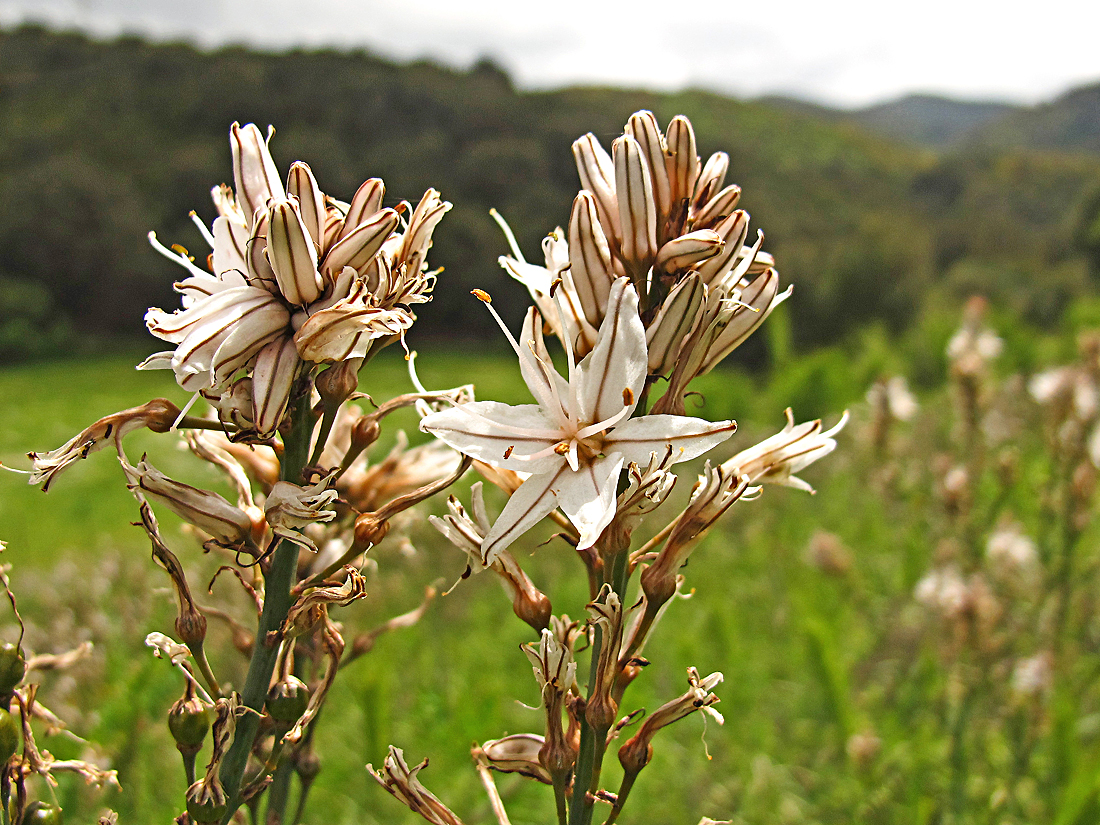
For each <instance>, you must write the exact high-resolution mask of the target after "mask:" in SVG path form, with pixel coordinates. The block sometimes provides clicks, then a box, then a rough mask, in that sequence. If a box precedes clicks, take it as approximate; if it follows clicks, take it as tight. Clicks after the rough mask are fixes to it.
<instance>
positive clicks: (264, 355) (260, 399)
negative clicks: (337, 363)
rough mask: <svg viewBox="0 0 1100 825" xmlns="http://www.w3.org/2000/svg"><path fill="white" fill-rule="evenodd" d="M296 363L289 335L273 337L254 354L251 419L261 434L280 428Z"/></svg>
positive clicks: (294, 349)
mask: <svg viewBox="0 0 1100 825" xmlns="http://www.w3.org/2000/svg"><path fill="white" fill-rule="evenodd" d="M299 364H301V359H299V358H298V348H297V347H296V346H295V344H294V339H293V338H291V337H290V336H285V337H282V338H279V339H277V340H275V341H272V342H271V343H270V344H268V345H267V346H265V347H264V348H263V349H261V350H260V351H259V353H258V354H257V355H256V363H255V365H254V366H253V368H252V403H253V405H254V415H253V421H255V422H256V429H257V430H258V431H259V433H260V435H261V436H268V435H273V434H274V433H275V431H276V430H278V429H279V424H280V422H281V421H282V420H283V415H284V414H285V413H286V408H287V404H288V402H289V401H290V391H291V389H292V388H293V387H294V379H295V378H296V377H297V375H298V366H299Z"/></svg>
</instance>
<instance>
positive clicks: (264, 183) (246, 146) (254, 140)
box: [229, 123, 286, 227]
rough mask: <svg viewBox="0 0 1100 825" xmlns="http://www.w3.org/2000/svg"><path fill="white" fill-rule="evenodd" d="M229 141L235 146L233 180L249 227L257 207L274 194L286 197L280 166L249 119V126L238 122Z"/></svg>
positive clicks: (262, 206)
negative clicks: (243, 125) (276, 164)
mask: <svg viewBox="0 0 1100 825" xmlns="http://www.w3.org/2000/svg"><path fill="white" fill-rule="evenodd" d="M229 145H230V147H231V148H232V150H233V181H234V186H236V188H237V201H238V203H240V205H241V211H242V212H244V217H245V220H246V221H247V222H248V225H249V227H251V226H252V221H253V215H254V214H255V212H256V210H257V209H263V208H264V207H266V206H267V202H268V200H269V199H271V198H283V197H286V193H285V192H284V190H283V182H282V181H281V180H280V179H279V170H278V169H276V168H275V161H274V160H272V159H271V153H270V152H269V151H268V149H267V141H266V140H264V136H263V135H262V134H261V133H260V130H259V129H258V128H256V124H254V123H249V124H248V125H247V126H245V127H243V128H242V127H241V126H240V124H238V123H234V124H233V126H232V127H231V129H230V133H229Z"/></svg>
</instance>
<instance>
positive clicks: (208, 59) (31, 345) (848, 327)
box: [0, 27, 1100, 361]
mask: <svg viewBox="0 0 1100 825" xmlns="http://www.w3.org/2000/svg"><path fill="white" fill-rule="evenodd" d="M639 108H650V109H653V110H654V111H655V112H656V114H657V115H658V118H659V119H660V120H661V121H662V122H667V121H668V119H669V118H670V117H671V116H672V115H674V114H677V113H681V112H682V113H685V114H687V115H688V116H690V118H691V120H692V122H693V123H694V124H695V127H696V129H697V131H698V137H699V145H700V151H701V153H703V154H709V153H710V152H712V151H715V150H718V149H725V150H727V151H729V153H730V157H731V170H730V180H732V181H733V182H737V183H739V184H740V185H741V186H742V187H743V189H744V195H743V198H742V206H743V207H744V208H746V209H748V210H749V211H750V213H751V214H752V217H753V226H754V227H759V228H762V229H764V231H765V232H766V234H767V241H766V248H768V249H769V250H770V251H772V252H774V253H775V254H776V256H777V258H778V259H779V262H780V271H781V273H782V274H783V276H784V278H785V279H786V280H789V281H791V282H793V283H795V284H797V286H796V289H797V290H798V292H799V300H798V301H796V302H792V304H791V312H792V325H791V326H792V330H793V337H794V342H795V344H796V345H798V346H802V347H812V346H815V345H819V344H823V343H828V342H832V341H836V340H839V339H841V338H843V337H844V336H845V335H847V334H849V333H850V332H852V331H853V330H855V329H857V328H860V327H863V326H865V325H867V324H872V323H879V324H883V325H885V327H886V328H887V329H888V330H892V331H895V332H897V331H902V330H904V329H905V328H907V327H908V326H909V325H911V324H913V323H914V322H915V321H916V320H918V319H920V318H921V315H922V313H925V312H935V311H936V307H939V306H943V305H948V306H951V305H954V304H956V303H957V300H956V299H958V298H959V297H961V296H963V295H966V294H969V293H971V292H975V291H977V292H983V293H985V294H987V295H988V296H989V297H990V298H991V299H993V300H995V301H1000V302H1002V303H1004V304H1006V305H1009V306H1011V308H1012V309H1013V310H1014V311H1018V312H1019V313H1020V314H1021V315H1022V316H1023V317H1024V318H1025V319H1028V320H1030V321H1032V322H1035V323H1039V324H1052V323H1054V322H1055V321H1057V319H1058V317H1059V314H1060V313H1061V311H1062V310H1063V309H1064V307H1065V306H1066V305H1067V302H1068V301H1069V299H1070V298H1071V297H1072V296H1074V295H1077V294H1080V293H1082V292H1083V291H1085V290H1087V289H1088V288H1089V282H1088V278H1089V276H1088V269H1087V264H1086V260H1087V259H1086V256H1085V255H1084V254H1083V249H1084V248H1085V247H1087V243H1086V242H1085V241H1084V240H1082V239H1083V238H1086V236H1087V232H1083V227H1084V228H1087V227H1088V226H1091V225H1092V223H1093V222H1094V221H1095V215H1093V214H1091V213H1090V212H1089V210H1088V208H1087V206H1088V204H1092V205H1093V209H1092V211H1093V212H1095V211H1096V206H1097V204H1100V200H1098V199H1097V198H1096V197H1095V193H1096V192H1097V190H1098V186H1100V155H1097V154H1095V153H1093V154H1090V153H1088V152H1086V151H1079V150H1078V149H1074V151H1068V150H1066V148H1065V147H1064V146H1062V144H1059V143H1054V144H1049V143H1048V145H1047V148H1043V149H1032V148H1028V145H1024V144H1021V145H1016V146H1014V145H1012V143H1011V141H1008V142H1004V141H1002V142H1001V143H999V144H996V145H994V144H989V145H981V144H978V145H968V146H967V148H965V149H962V150H958V151H956V152H953V153H946V152H937V151H935V150H932V149H928V148H918V147H915V146H914V145H913V144H912V143H911V142H902V141H899V142H896V143H895V142H891V141H890V140H888V139H887V138H884V137H881V136H876V135H874V134H872V133H871V132H870V131H866V130H864V129H863V128H862V127H860V126H859V125H856V124H853V123H850V122H844V120H843V119H841V120H838V119H837V118H836V117H829V116H825V115H823V114H821V113H817V112H815V111H814V110H813V109H812V108H803V109H800V110H794V109H792V108H791V107H789V106H782V105H779V104H776V103H771V104H769V103H765V102H756V103H750V102H743V101H738V100H733V99H729V98H726V97H722V96H719V95H716V94H710V93H702V92H689V93H682V94H675V95H665V94H652V93H647V92H639V91H624V90H615V89H567V90H562V91H556V92H550V93H530V92H520V91H517V90H516V89H514V88H513V87H512V85H511V83H510V81H509V78H508V77H507V76H506V75H505V74H504V73H503V72H502V71H500V70H499V69H498V68H497V67H495V66H493V65H492V64H490V63H481V64H478V65H476V66H475V67H474V68H472V69H471V70H470V71H467V72H459V71H454V70H450V69H446V68H441V67H439V66H435V65H431V64H427V63H414V64H408V65H397V64H394V63H390V62H387V61H384V60H381V59H379V58H376V57H373V56H371V55H369V54H367V53H365V52H336V51H319V52H293V53H286V54H264V53H256V52H251V51H247V50H244V49H242V48H227V49H222V50H219V51H215V52H200V51H197V50H195V49H194V48H192V47H190V46H185V45H150V44H148V43H145V42H142V41H140V40H138V39H134V38H123V39H119V40H115V41H111V42H97V41H93V40H89V39H86V38H84V37H82V36H77V35H73V34H58V33H52V32H48V31H45V30H43V29H40V28H31V27H25V28H20V29H15V30H10V31H6V32H0V135H3V139H2V140H0V358H4V359H7V360H10V359H13V358H19V357H26V356H33V355H37V354H49V353H51V352H55V351H58V350H60V349H62V348H65V349H68V348H71V347H73V346H74V344H75V342H77V341H88V340H99V341H102V340H104V339H108V340H109V339H112V338H117V337H118V336H132V335H133V334H134V331H135V330H140V328H141V318H142V315H143V313H144V311H145V308H146V307H148V306H150V305H161V306H165V307H172V306H176V305H177V303H176V301H175V299H174V298H173V297H172V296H171V294H170V289H171V282H172V280H173V279H174V278H175V277H177V275H178V271H177V270H176V268H175V267H173V266H172V265H171V264H170V263H169V262H167V261H165V260H164V259H163V258H160V257H159V256H157V255H156V254H155V253H154V252H153V251H152V250H151V249H150V247H149V245H148V244H147V242H146V240H145V234H146V232H147V231H148V230H150V229H152V230H155V231H156V232H157V234H158V236H159V237H160V238H161V239H163V240H164V241H165V242H166V243H173V242H176V243H181V244H183V245H185V246H186V247H188V248H189V249H191V250H192V252H193V253H195V254H200V255H205V249H204V245H203V241H202V239H201V238H200V237H199V236H198V233H197V232H196V230H195V228H194V227H193V226H192V225H191V223H190V221H189V219H188V217H187V216H188V212H189V211H190V210H191V209H195V210H197V211H198V213H199V215H200V216H202V217H203V218H204V219H205V220H209V219H210V218H211V217H212V216H213V206H212V204H211V202H210V198H209V190H210V187H211V186H212V185H214V184H217V183H220V182H223V181H226V180H227V179H231V176H232V172H231V168H230V161H229V147H228V141H227V138H226V133H227V129H228V127H229V124H230V123H232V122H233V121H234V120H239V121H241V122H247V121H255V122H256V123H259V124H261V125H265V126H266V125H267V124H272V125H274V126H275V127H276V129H277V134H276V136H275V138H274V140H273V142H272V150H273V153H274V155H275V157H276V159H277V161H278V162H279V164H280V165H281V167H282V168H283V169H285V168H286V166H287V165H288V164H289V163H290V162H291V161H292V160H295V159H298V158H303V159H305V160H307V161H308V162H309V163H310V165H311V166H312V167H313V169H314V171H315V173H316V175H317V177H318V179H319V180H320V182H321V185H322V187H323V188H324V189H325V190H326V191H329V192H333V193H340V194H343V195H344V196H345V197H348V196H350V195H351V194H352V192H354V189H355V187H356V186H357V185H358V183H359V182H360V181H362V180H363V179H365V178H366V177H369V176H381V177H383V178H384V179H385V181H386V184H387V199H388V200H391V201H393V202H396V201H397V200H399V199H401V198H406V199H409V200H412V201H414V202H415V200H416V199H417V198H419V196H420V194H421V193H422V192H423V191H424V189H425V188H426V187H428V186H436V187H437V188H439V189H441V190H442V192H443V195H444V197H445V198H447V199H448V200H450V201H452V202H453V203H454V204H455V208H454V210H453V211H452V212H451V214H449V215H448V216H447V218H446V219H445V220H444V221H443V223H442V225H441V226H440V228H439V229H438V231H437V233H436V246H435V249H434V251H433V253H432V261H433V263H434V264H436V265H442V266H444V267H445V270H446V271H445V273H444V274H443V276H442V277H441V278H440V281H439V289H438V292H437V298H436V300H435V302H433V303H432V304H431V305H429V306H427V307H425V308H424V309H423V311H422V312H421V313H420V316H421V322H420V323H419V324H418V327H417V334H419V335H421V336H436V337H440V336H446V335H448V334H449V331H450V330H452V329H454V328H456V327H457V326H458V324H457V323H456V322H457V320H458V319H459V318H460V317H462V318H463V319H465V317H466V316H467V315H469V316H471V317H472V318H473V319H474V322H475V324H476V323H479V322H482V321H483V320H484V319H482V317H481V312H480V311H479V307H478V306H477V302H476V301H473V300H472V299H470V298H469V297H468V294H467V293H468V292H469V290H470V288H472V287H474V286H479V287H482V288H485V289H488V290H490V291H492V292H493V294H494V296H497V302H498V305H501V306H502V307H503V308H504V310H505V312H506V314H508V309H509V304H510V303H511V304H513V306H512V307H511V309H512V313H511V314H512V316H513V318H514V315H515V312H516V311H518V310H517V308H518V307H519V305H520V304H521V303H522V300H521V296H520V295H519V292H520V288H519V287H518V286H516V285H510V284H509V285H505V284H504V282H505V281H506V280H507V276H506V275H505V274H504V273H503V272H502V271H501V270H500V269H499V268H498V266H497V264H496V258H497V256H498V255H500V254H501V253H503V252H505V251H506V247H505V243H504V240H503V238H502V237H501V235H500V233H499V231H498V230H497V228H496V226H495V225H494V224H493V222H492V220H491V218H490V217H489V214H488V211H489V209H490V207H496V208H497V209H499V210H500V211H501V212H502V213H503V214H504V215H505V216H506V217H507V218H508V220H509V221H510V223H511V224H512V226H513V228H514V229H515V231H516V233H517V235H518V236H519V238H520V241H521V243H522V245H523V247H524V249H525V251H526V252H527V254H528V256H529V257H532V258H536V257H538V255H539V240H540V239H541V238H542V237H543V236H544V235H545V234H546V232H548V231H549V230H551V229H553V228H554V227H555V226H556V225H558V224H561V223H564V222H565V221H566V220H567V218H568V212H569V205H570V201H571V197H572V194H573V193H574V192H575V191H576V188H577V180H576V172H575V170H574V167H573V162H572V157H571V154H570V144H571V142H572V141H573V140H574V139H575V138H576V137H578V136H579V135H581V134H582V133H584V132H585V131H589V130H592V131H594V132H596V133H597V135H598V136H600V137H601V138H602V139H604V140H605V141H606V142H609V141H610V138H611V137H612V136H614V135H616V134H618V133H619V132H620V130H621V128H622V124H623V123H624V122H625V119H626V118H627V117H628V116H629V114H630V113H631V112H633V111H635V110H636V109H639ZM1044 111H1045V110H1044V109H1037V110H1034V112H1033V113H1032V115H1033V116H1034V117H1041V116H1042V113H1043V112H1044ZM1083 145H1084V144H1080V143H1079V144H1075V147H1080V146H1083ZM1052 147H1053V148H1052ZM1075 239H1076V240H1075ZM1075 243H1076V244H1077V246H1075V245H1074V244H1075ZM509 296H515V298H516V300H515V301H511V302H510V301H509ZM462 328H463V329H465V330H471V329H474V330H476V328H477V327H476V326H471V324H470V322H468V321H466V320H463V322H462ZM745 357H747V358H755V359H756V360H757V361H759V359H760V357H761V353H760V352H759V351H757V352H755V353H754V352H748V353H746V356H745Z"/></svg>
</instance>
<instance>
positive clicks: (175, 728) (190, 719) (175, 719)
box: [168, 695, 211, 752]
mask: <svg viewBox="0 0 1100 825" xmlns="http://www.w3.org/2000/svg"><path fill="white" fill-rule="evenodd" d="M210 722H211V712H210V708H209V706H208V705H207V704H206V703H205V702H203V701H202V699H200V698H199V697H198V696H195V695H192V696H190V697H187V696H185V697H183V698H181V699H179V700H178V701H177V702H176V703H175V704H174V705H172V707H171V709H170V710H169V711H168V730H169V731H170V732H171V733H172V738H173V739H174V740H175V741H176V747H177V748H179V749H180V750H181V751H182V750H189V751H192V752H198V750H199V748H201V747H202V743H203V740H205V739H206V734H207V733H208V732H209V731H210Z"/></svg>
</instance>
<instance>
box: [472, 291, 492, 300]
mask: <svg viewBox="0 0 1100 825" xmlns="http://www.w3.org/2000/svg"><path fill="white" fill-rule="evenodd" d="M470 294H471V295H473V296H474V297H475V298H477V299H478V300H479V301H481V302H483V303H486V304H491V303H492V302H493V299H492V298H491V297H489V293H488V292H486V291H485V290H484V289H471V290H470Z"/></svg>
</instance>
